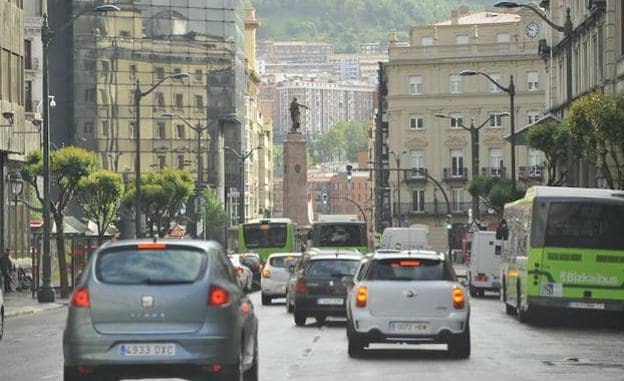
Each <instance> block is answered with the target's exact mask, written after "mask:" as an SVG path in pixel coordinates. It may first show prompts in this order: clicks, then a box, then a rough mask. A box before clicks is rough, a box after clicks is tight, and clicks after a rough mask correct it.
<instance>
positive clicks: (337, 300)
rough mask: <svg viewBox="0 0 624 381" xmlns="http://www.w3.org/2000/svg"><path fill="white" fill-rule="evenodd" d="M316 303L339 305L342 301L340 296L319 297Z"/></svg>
mask: <svg viewBox="0 0 624 381" xmlns="http://www.w3.org/2000/svg"><path fill="white" fill-rule="evenodd" d="M316 303H317V304H320V305H324V306H341V305H342V304H343V303H344V299H342V298H319V299H318V300H317V301H316Z"/></svg>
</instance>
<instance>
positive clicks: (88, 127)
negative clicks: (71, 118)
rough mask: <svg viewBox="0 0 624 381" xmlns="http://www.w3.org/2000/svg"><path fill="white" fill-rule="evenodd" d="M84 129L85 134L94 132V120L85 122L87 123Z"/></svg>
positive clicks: (83, 126)
mask: <svg viewBox="0 0 624 381" xmlns="http://www.w3.org/2000/svg"><path fill="white" fill-rule="evenodd" d="M82 131H83V132H84V133H85V134H91V133H93V122H85V123H84V124H83V125H82Z"/></svg>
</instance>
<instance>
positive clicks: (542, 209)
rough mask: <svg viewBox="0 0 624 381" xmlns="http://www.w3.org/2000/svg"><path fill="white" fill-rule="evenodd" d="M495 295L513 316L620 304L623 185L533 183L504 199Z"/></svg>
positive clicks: (622, 307)
mask: <svg viewBox="0 0 624 381" xmlns="http://www.w3.org/2000/svg"><path fill="white" fill-rule="evenodd" d="M497 239H501V240H502V242H501V241H498V242H499V243H502V250H498V249H500V248H497V253H499V254H502V256H503V267H502V271H501V279H502V291H501V297H502V299H503V301H504V302H505V306H506V311H507V313H508V314H517V315H518V319H519V320H520V321H528V320H531V319H532V318H534V317H535V313H536V311H538V310H539V311H544V310H549V309H572V310H573V309H586V310H604V311H624V192H622V191H612V190H604V189H585V188H560V187H543V186H538V187H532V188H529V190H528V191H527V192H526V195H525V197H524V198H522V199H520V200H517V201H515V202H512V203H510V204H507V205H505V209H504V216H503V219H502V220H501V223H500V226H499V228H498V230H497Z"/></svg>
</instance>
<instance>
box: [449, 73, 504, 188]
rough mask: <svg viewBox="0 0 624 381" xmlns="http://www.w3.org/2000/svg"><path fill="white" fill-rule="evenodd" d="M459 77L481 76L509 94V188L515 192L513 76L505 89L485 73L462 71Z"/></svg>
mask: <svg viewBox="0 0 624 381" xmlns="http://www.w3.org/2000/svg"><path fill="white" fill-rule="evenodd" d="M459 75H461V76H464V77H466V76H474V75H482V76H484V77H485V78H487V79H488V80H489V81H490V82H492V83H493V84H494V85H495V86H496V87H498V88H499V89H501V90H502V91H504V92H506V93H507V94H509V100H510V108H511V110H510V114H509V115H510V117H511V136H512V137H513V138H512V139H511V188H512V189H513V191H514V192H515V191H516V140H515V135H516V104H515V99H516V85H515V84H514V78H513V75H510V76H509V86H507V87H505V86H503V85H501V84H500V83H499V82H498V81H496V80H495V79H494V78H492V76H491V75H489V74H487V73H483V72H481V71H475V70H464V71H462V72H460V73H459Z"/></svg>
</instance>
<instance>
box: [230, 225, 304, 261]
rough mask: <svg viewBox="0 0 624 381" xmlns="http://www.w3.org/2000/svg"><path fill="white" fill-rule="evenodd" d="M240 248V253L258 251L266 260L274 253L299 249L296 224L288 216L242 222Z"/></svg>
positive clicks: (239, 236)
mask: <svg viewBox="0 0 624 381" xmlns="http://www.w3.org/2000/svg"><path fill="white" fill-rule="evenodd" d="M238 250H239V252H240V253H248V252H254V253H258V254H260V256H261V257H262V259H263V260H265V261H266V259H267V258H268V257H269V255H271V254H273V253H292V252H296V251H299V248H298V247H297V242H296V236H295V224H294V223H293V222H292V220H290V219H288V218H268V219H260V220H254V221H251V222H248V223H246V224H242V225H240V226H239V228H238Z"/></svg>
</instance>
